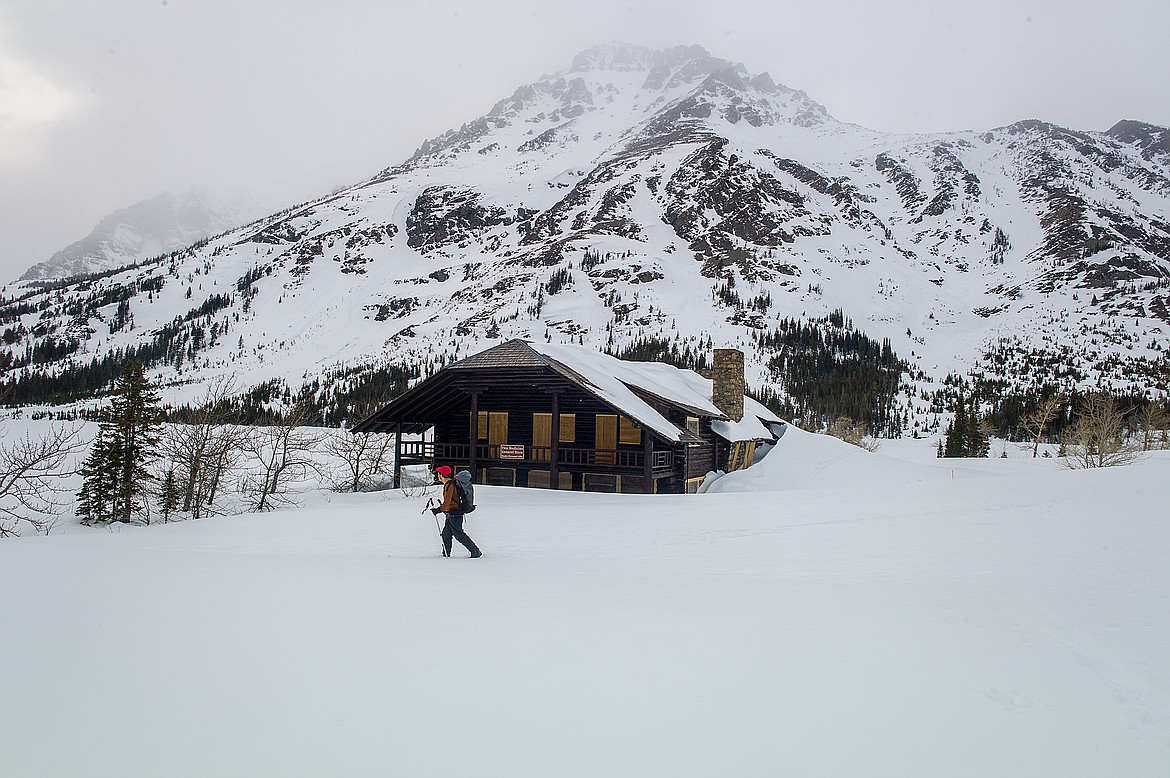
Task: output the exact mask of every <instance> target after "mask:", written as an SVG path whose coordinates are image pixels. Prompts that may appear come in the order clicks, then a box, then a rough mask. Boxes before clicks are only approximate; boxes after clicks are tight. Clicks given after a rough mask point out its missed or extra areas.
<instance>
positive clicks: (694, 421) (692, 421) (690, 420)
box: [687, 416, 699, 435]
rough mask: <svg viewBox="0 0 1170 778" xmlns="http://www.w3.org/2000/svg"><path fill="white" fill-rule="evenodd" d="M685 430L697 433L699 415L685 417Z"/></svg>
mask: <svg viewBox="0 0 1170 778" xmlns="http://www.w3.org/2000/svg"><path fill="white" fill-rule="evenodd" d="M687 430H688V431H690V432H692V433H694V434H695V435H698V434H699V417H698V416H688V417H687Z"/></svg>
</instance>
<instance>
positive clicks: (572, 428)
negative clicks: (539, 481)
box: [532, 413, 577, 462]
mask: <svg viewBox="0 0 1170 778" xmlns="http://www.w3.org/2000/svg"><path fill="white" fill-rule="evenodd" d="M576 439H577V417H576V415H574V414H572V413H562V414H561V431H560V438H559V442H561V443H573V442H575V441H576ZM532 445H533V447H535V448H536V449H537V450H536V452H535V453H536V456H535V457H534V458H535V459H539V460H541V461H542V462H547V461H548V460H549V457H550V456H551V454H552V452H551V450H549V451H541V450H540V449H541V448H544V449H551V447H552V414H551V413H534V414H532Z"/></svg>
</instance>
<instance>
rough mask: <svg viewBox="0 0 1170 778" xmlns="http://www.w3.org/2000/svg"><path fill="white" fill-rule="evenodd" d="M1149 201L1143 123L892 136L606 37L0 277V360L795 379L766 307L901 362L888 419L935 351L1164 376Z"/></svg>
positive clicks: (1133, 376) (1062, 375) (167, 370)
mask: <svg viewBox="0 0 1170 778" xmlns="http://www.w3.org/2000/svg"><path fill="white" fill-rule="evenodd" d="M1168 211H1170V131H1168V130H1166V129H1164V128H1159V127H1153V126H1150V125H1147V124H1142V123H1140V122H1136V121H1122V122H1119V123H1118V124H1117V125H1115V126H1114V127H1113V128H1111V129H1109V130H1108V131H1105V132H1084V131H1077V130H1069V129H1064V128H1061V127H1056V126H1054V125H1051V124H1047V123H1045V122H1042V121H1037V120H1027V121H1021V122H1018V123H1016V124H1013V125H1011V126H1007V127H1000V128H996V129H992V130H990V131H987V132H981V133H980V132H959V133H939V134H919V135H891V134H885V133H879V132H875V131H871V130H867V129H865V128H862V127H858V126H856V125H852V124H847V123H843V122H840V121H838V120H836V119H834V118H833V117H832V116H830V115H829V114H828V113H827V112H826V110H825V109H824V108H823V107H822V106H821V105H819V104H817V103H816V102H815V101H814V100H813V99H811V98H810V97H809V96H808V95H806V94H804V93H803V92H801V91H798V90H794V89H790V88H788V87H786V86H783V85H781V84H778V83H776V82H775V81H774V80H773V79H772V78H771V77H769V76H768V74H766V73H765V74H752V73H750V72H748V71H747V70H745V68H744V67H743V66H742V65H738V64H734V63H732V62H728V61H726V60H722V59H719V58H716V57H714V56H712V55H710V54H709V53H707V52H706V51H704V50H703V49H702V48H700V47H697V46H684V47H677V48H672V49H667V50H663V51H652V50H649V49H645V48H641V47H636V46H628V45H621V44H610V45H606V46H601V47H597V48H593V49H590V50H588V51H585V52H582V53H581V54H580V55H578V56H577V57H576V58H575V59H574V60H573V62H572V65H571V66H570V67H569V69H568V70H566V71H564V72H563V73H558V74H554V75H551V76H545V77H543V78H541V79H539V80H538V81H535V82H533V83H531V84H527V85H525V86H522V87H520V88H519V89H517V90H516V91H515V92H514V93H513V94H512V95H511V96H509V97H507V98H505V99H503V100H501V101H500V102H498V103H497V104H496V105H495V106H494V107H493V108H492V109H491V110H490V111H489V112H488V113H487V114H486V115H484V116H481V117H479V118H477V119H475V120H473V121H470V122H468V123H466V124H464V125H463V126H462V127H460V128H458V129H454V130H451V131H450V132H447V133H445V134H443V135H442V136H440V137H438V138H434V139H431V140H428V141H426V142H425V143H423V144H422V145H421V146H420V147H419V149H418V151H417V152H416V153H415V154H413V155H412V156H411V157H410V158H409V159H407V160H405V161H404V162H402V163H401V164H398V165H395V166H392V167H388V168H386V169H384V170H382V171H381V172H379V173H378V174H376V175H374V176H373V177H372V178H370V179H369V180H367V181H363V182H361V183H359V184H356V185H354V186H352V187H349V188H347V189H345V190H342V191H340V192H337V193H334V194H331V195H329V196H326V197H323V198H321V199H320V200H316V201H313V202H310V203H307V204H305V205H303V206H300V207H297V208H293V209H290V210H288V211H285V212H282V213H279V214H275V215H272V216H270V217H268V218H265V219H263V220H261V221H259V222H256V223H253V224H251V225H249V226H248V227H245V228H241V229H237V230H233V231H230V232H228V233H225V234H223V235H220V236H218V237H215V238H214V239H211V240H208V241H206V242H204V243H202V244H200V245H198V246H196V247H194V248H191V249H189V250H186V251H183V252H179V253H176V254H174V255H172V256H169V257H165V258H162V259H160V260H158V261H156V262H154V263H152V264H148V265H145V266H141V267H138V268H135V269H130V270H127V271H125V272H121V273H112V274H109V275H107V276H106V277H104V278H101V279H92V280H89V281H85V282H82V283H76V284H72V285H67V286H62V287H60V288H52V289H45V288H42V287H38V286H33V285H28V284H26V285H23V286H18V287H15V288H10V289H8V290H7V292H6V295H5V301H4V303H3V305H0V328H6V329H5V332H4V340H5V342H7V343H8V344H9V348H10V356H9V359H8V362H9V364H8V366H7V373H8V375H9V376H10V377H15V376H17V375H27V374H28V373H29V371H40V372H41V373H44V374H46V375H51V374H55V373H59V372H60V371H62V370H65V369H69V370H71V371H72V372H70V373H69V380H70V381H71V382H73V383H74V384H84V385H86V386H88V387H90V388H91V389H92V388H95V387H96V386H100V384H101V380H100V379H101V376H102V375H105V373H102V372H101V370H106V372H108V370H107V368H106V366H107V365H108V363H109V360H111V359H113V358H115V357H117V356H122V355H125V354H131V353H133V354H137V355H138V356H140V357H141V358H143V359H144V360H146V361H147V362H148V363H149V364H150V365H151V367H152V369H153V370H154V372H155V374H156V375H157V376H158V377H160V378H162V379H163V380H165V381H168V382H172V383H177V384H183V383H184V382H191V383H189V384H187V385H189V386H193V387H194V389H193V390H192V391H190V392H188V393H187V394H189V395H190V396H194V394H195V393H196V392H197V390H198V386H199V385H200V382H203V381H205V380H207V379H209V378H212V377H214V376H217V375H222V374H232V375H234V376H236V380H237V383H238V385H240V386H241V387H244V388H246V387H251V386H258V385H261V384H265V385H270V383H269V382H271V381H273V380H274V379H280V380H283V381H284V382H286V383H287V384H288V385H289V387H291V389H292V390H293V391H294V392H295V391H296V389H297V388H298V387H299V386H303V385H305V384H306V383H309V382H312V381H314V380H318V379H324V380H325V382H326V383H328V382H334V383H336V382H339V381H343V380H344V381H354V380H358V379H357V378H356V377H355V376H358V375H360V374H361V373H362V371H364V370H367V369H369V368H370V367H371V366H375V365H402V364H413V365H417V366H419V367H420V369H422V370H424V371H426V370H429V369H433V368H434V367H436V366H437V365H438V364H440V363H442V362H445V361H447V360H449V359H452V358H454V357H456V356H462V355H466V354H468V353H470V352H473V351H476V350H479V349H481V348H484V347H486V346H487V345H490V344H491V343H493V342H497V341H498V340H500V339H506V338H512V337H529V338H534V339H548V340H564V341H573V342H578V343H586V344H592V345H595V346H597V347H599V348H610V349H614V350H621V349H622V348H624V347H629V346H631V345H632V344H636V343H639V342H641V343H642V349H643V351H645V350H646V349H647V348H650V347H648V346H646V343H645V341H646V340H647V339H648V338H656V339H661V341H662V342H661V343H659V344H658V345H657V346H655V348H659V349H660V350H661V349H665V348H667V347H673V348H677V349H678V350H679V351H685V350H689V351H690V352H691V353H700V352H705V351H706V350H707V349H709V348H710V347H711V346H712V345H716V346H720V345H740V346H742V347H744V349H745V351H746V352H747V355H748V381H749V384H751V386H752V387H753V388H755V389H757V390H761V391H770V392H775V393H776V394H777V395H779V396H785V395H788V396H791V395H793V394H795V393H796V392H797V389H798V387H796V386H795V379H794V378H793V376H794V369H793V366H792V365H793V363H792V361H791V360H792V359H793V355H794V348H795V346H794V341H793V340H792V339H791V338H789V337H787V335H786V333H790V332H791V331H792V327H795V326H798V325H803V324H809V325H810V326H814V325H815V327H816V328H819V329H820V331H824V330H827V329H832V330H835V331H837V333H838V334H842V333H844V334H845V335H856V334H858V333H864V335H866V336H868V338H870V339H872V340H873V341H874V342H875V343H882V342H885V346H886V349H884V350H885V351H886V352H887V353H888V352H889V350H890V349H892V351H893V352H894V353H896V356H897V358H898V359H900V360H903V361H904V362H905V365H904V373H903V376H902V382H901V389H900V391H901V394H900V395H899V398H898V400H897V403H898V411H897V413H895V414H894V416H895V419H894V421H895V424H894V426H895V427H898V428H901V429H903V430H904V431H907V432H909V431H912V430H913V429H915V428H916V425H919V424H921V425H925V424H928V423H931V422H930V421H929V419H931V418H932V415H933V413H935V412H937V411H938V410H939V404H938V400H937V398H936V397H935V398H932V394H931V393H932V391H934V390H937V389H938V388H939V387H940V386H941V382H942V381H943V379H944V378H945V377H946V376H947V375H948V374H951V373H958V374H968V373H972V372H974V373H976V374H981V375H984V376H987V377H988V378H996V377H1004V378H1006V379H1007V381H1008V382H1009V383H1010V384H1012V385H1013V386H1027V385H1028V384H1031V383H1036V382H1047V383H1059V384H1061V385H1066V386H1073V385H1076V386H1080V387H1082V388H1088V387H1096V386H1102V387H1113V388H1119V389H1125V390H1129V391H1136V392H1142V393H1153V392H1165V389H1166V385H1167V378H1166V376H1167V367H1166V365H1167V361H1166V359H1167V351H1166V349H1167V343H1168V340H1167V336H1168V335H1170V307H1168V305H1170V222H1168V220H1167V215H1166V214H1167V212H1168ZM850 325H851V326H852V328H854V329H855V330H856V331H857V333H854V332H853V331H852V330H850ZM651 350H652V349H651ZM0 353H2V352H0ZM38 355H39V356H38ZM111 355H112V356H111ZM66 365H72V367H71V368H66ZM99 368H100V370H99ZM192 368H195V369H194V370H192ZM94 370H98V372H96V373H95V372H93V371H94ZM87 371H88V372H87ZM343 376H344V379H343V378H342V377H343ZM30 396H31V395H30ZM172 396H173V397H176V398H179V397H182V396H184V392H182V391H179V390H178V389H177V388H176V389H175V390H174V391H173V392H172Z"/></svg>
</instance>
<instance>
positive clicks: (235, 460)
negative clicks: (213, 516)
mask: <svg viewBox="0 0 1170 778" xmlns="http://www.w3.org/2000/svg"><path fill="white" fill-rule="evenodd" d="M233 393H234V388H233V386H232V384H231V382H230V381H219V382H216V383H215V384H213V385H212V386H211V388H209V389H208V391H207V395H206V396H205V397H204V399H203V402H202V403H201V404H200V406H199V409H198V410H197V411H195V413H194V414H193V418H192V419H191V421H190V422H188V423H186V424H173V425H171V426H170V427H169V428H168V429H167V431H166V433H165V434H164V437H163V441H162V446H161V447H162V451H163V454H164V459H165V460H166V461H167V465H168V467H169V468H173V470H174V478H175V481H176V483H177V485H178V488H179V491H180V495H181V499H180V503H179V506H178V508H179V510H181V511H182V512H183V513H189V514H190V515H191V518H193V519H198V518H200V517H202V516H203V515H204V514H205V513H215V512H216V509H215V498H216V496H217V495H218V494H219V493H220V491H221V489H222V488H223V485H224V484H225V483H228V482H229V481H230V478H231V475H232V474H233V473H234V471H235V470H236V468H237V467H238V465H239V463H240V460H241V459H242V457H243V454H244V448H245V442H246V440H247V438H248V431H247V430H246V429H244V428H241V427H237V426H234V425H231V424H229V423H228V416H227V411H226V408H227V402H226V401H227V400H228V399H229V398H230V397H231V396H232V394H233ZM160 482H161V478H160Z"/></svg>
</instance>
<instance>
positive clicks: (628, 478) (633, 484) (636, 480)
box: [618, 475, 646, 494]
mask: <svg viewBox="0 0 1170 778" xmlns="http://www.w3.org/2000/svg"><path fill="white" fill-rule="evenodd" d="M618 489H619V491H621V492H622V494H643V493H644V492H645V491H646V479H645V478H643V477H642V476H640V475H623V476H622V477H621V485H620V486H619V487H618Z"/></svg>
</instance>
